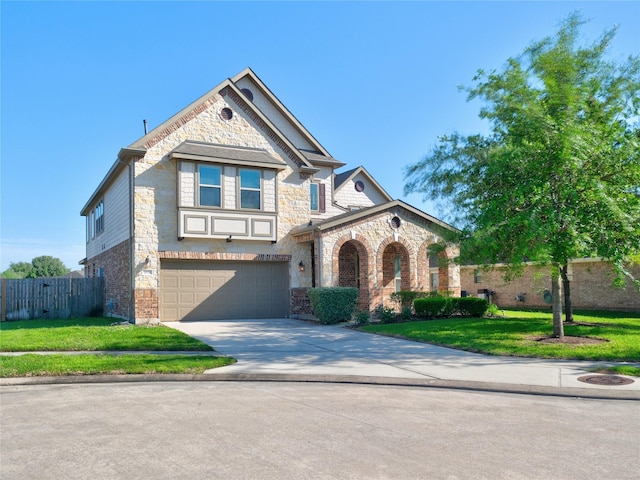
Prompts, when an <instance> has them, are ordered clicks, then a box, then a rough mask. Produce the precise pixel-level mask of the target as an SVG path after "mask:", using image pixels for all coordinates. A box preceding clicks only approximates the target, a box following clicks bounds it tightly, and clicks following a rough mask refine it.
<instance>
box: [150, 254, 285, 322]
mask: <svg viewBox="0 0 640 480" xmlns="http://www.w3.org/2000/svg"><path fill="white" fill-rule="evenodd" d="M287 266H288V264H287V263H284V262H223V261H215V262H211V261H209V262H199V261H178V260H171V261H163V262H162V264H161V269H160V319H161V320H162V321H164V322H172V321H176V320H223V319H237V318H282V317H286V316H288V315H289V281H288V278H289V275H288V268H287Z"/></svg>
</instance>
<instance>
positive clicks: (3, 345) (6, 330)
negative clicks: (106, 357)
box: [0, 318, 213, 352]
mask: <svg viewBox="0 0 640 480" xmlns="http://www.w3.org/2000/svg"><path fill="white" fill-rule="evenodd" d="M116 321H117V320H116V319H113V318H82V319H76V320H25V321H19V322H1V323H0V351H3V352H37V351H81V350H89V351H93V350H172V351H177V350H209V351H210V350H213V349H212V348H211V347H210V346H209V345H206V344H204V343H202V342H201V341H199V340H196V339H195V338H192V337H190V336H188V335H186V334H184V333H182V332H179V331H177V330H174V329H173V328H169V327H165V326H163V325H153V326H144V325H131V324H127V325H111V324H112V323H114V322H116Z"/></svg>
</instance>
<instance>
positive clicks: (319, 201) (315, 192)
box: [309, 183, 326, 213]
mask: <svg viewBox="0 0 640 480" xmlns="http://www.w3.org/2000/svg"><path fill="white" fill-rule="evenodd" d="M309 195H310V196H309V200H310V202H309V203H310V208H309V209H310V210H311V211H312V212H318V213H324V212H325V209H326V204H325V188H324V184H323V183H310V184H309Z"/></svg>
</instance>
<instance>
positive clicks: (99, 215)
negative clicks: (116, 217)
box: [96, 201, 104, 235]
mask: <svg viewBox="0 0 640 480" xmlns="http://www.w3.org/2000/svg"><path fill="white" fill-rule="evenodd" d="M103 231H104V201H101V202H100V203H99V204H98V205H97V206H96V235H99V234H101V233H102V232H103Z"/></svg>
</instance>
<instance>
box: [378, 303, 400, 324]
mask: <svg viewBox="0 0 640 480" xmlns="http://www.w3.org/2000/svg"><path fill="white" fill-rule="evenodd" d="M378 317H379V318H380V321H381V322H382V323H393V322H395V320H396V312H395V310H394V309H393V308H389V307H382V308H381V309H380V313H379V314H378Z"/></svg>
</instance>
